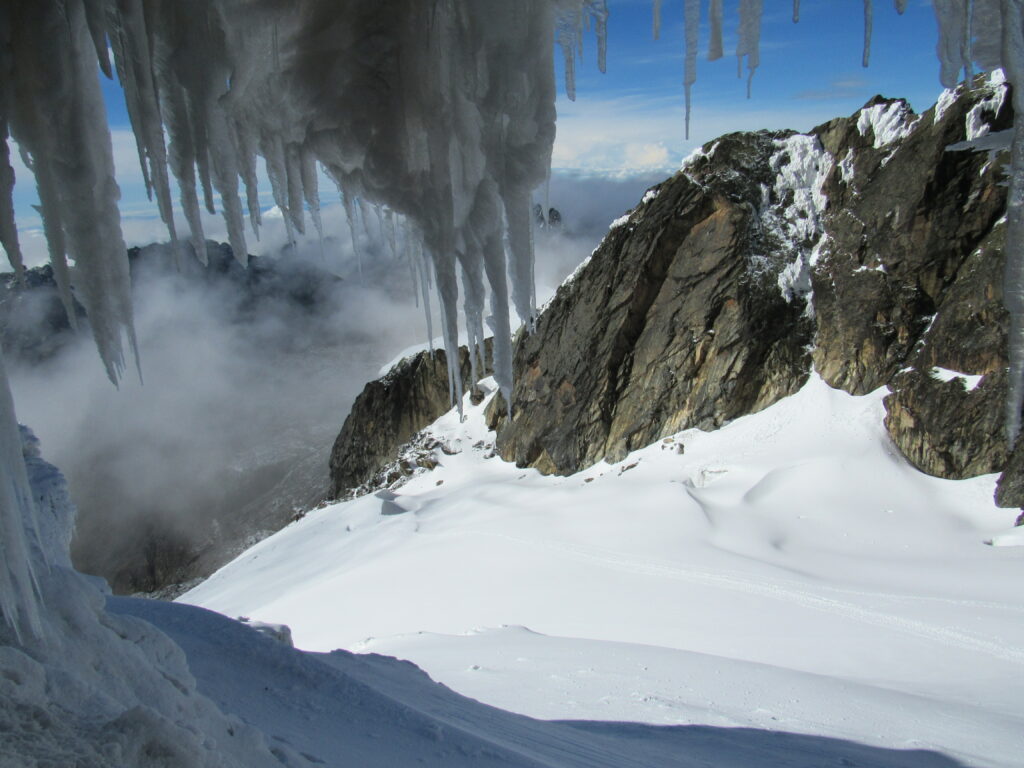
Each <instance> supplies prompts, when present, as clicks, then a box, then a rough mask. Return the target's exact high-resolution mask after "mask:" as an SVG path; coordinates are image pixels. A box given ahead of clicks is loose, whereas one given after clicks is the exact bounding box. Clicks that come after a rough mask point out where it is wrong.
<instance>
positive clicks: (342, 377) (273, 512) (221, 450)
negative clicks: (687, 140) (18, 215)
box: [5, 173, 663, 592]
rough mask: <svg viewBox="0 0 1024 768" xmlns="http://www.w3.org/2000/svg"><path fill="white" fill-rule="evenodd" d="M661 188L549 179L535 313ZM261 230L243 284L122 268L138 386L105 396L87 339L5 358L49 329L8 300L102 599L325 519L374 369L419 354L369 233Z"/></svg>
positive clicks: (213, 231) (195, 268)
mask: <svg viewBox="0 0 1024 768" xmlns="http://www.w3.org/2000/svg"><path fill="white" fill-rule="evenodd" d="M662 176H663V174H657V173H655V174H648V175H645V176H623V177H620V178H607V177H585V176H570V175H561V174H555V175H553V177H552V180H551V184H550V187H549V190H548V191H547V192H546V193H544V192H543V191H542V192H541V193H539V194H538V196H537V202H538V203H541V204H544V203H546V204H547V205H548V206H549V207H553V208H555V209H557V210H558V211H559V212H560V214H561V218H562V223H561V225H560V226H559V227H557V228H556V227H538V228H537V232H536V249H537V263H536V275H537V296H538V302H539V303H540V304H543V302H544V301H546V300H547V299H548V298H550V296H551V295H553V293H554V291H555V289H556V287H557V286H558V284H559V283H560V282H561V280H562V279H563V278H564V277H565V275H567V274H568V273H569V272H571V271H572V270H573V268H575V266H576V265H577V264H578V263H579V262H580V261H582V260H583V259H584V258H585V257H586V256H588V255H589V254H590V252H591V251H592V250H593V249H594V248H595V247H596V246H597V244H598V243H599V242H600V240H601V238H602V237H603V235H604V233H605V232H607V230H608V224H609V222H610V221H612V220H613V219H614V218H616V217H618V216H619V215H621V214H622V213H623V212H624V211H626V210H628V209H629V208H630V207H632V206H633V205H635V204H636V202H638V201H639V199H640V197H641V196H642V194H643V191H644V190H645V189H646V188H647V187H649V186H651V185H652V184H655V183H657V182H658V181H659V180H660V179H661V178H662ZM274 214H275V211H271V212H269V214H268V215H267V216H266V217H265V221H264V227H263V232H262V238H261V241H260V242H259V243H254V244H253V245H255V246H256V247H253V248H252V251H253V252H255V253H257V254H259V256H258V259H257V264H258V267H257V269H256V270H255V272H256V274H252V272H253V270H250V274H248V275H247V274H245V273H244V272H243V271H242V270H241V268H240V267H238V266H237V265H233V266H232V265H231V262H230V259H228V258H227V257H226V255H225V254H223V253H221V254H219V255H218V254H216V253H215V254H213V255H212V256H211V266H210V267H209V268H207V269H203V268H202V267H201V266H200V265H199V264H198V262H195V261H187V262H186V263H185V264H183V267H182V268H181V270H180V271H179V269H177V268H176V267H175V266H174V262H173V258H172V257H171V255H170V253H169V251H168V250H167V249H166V248H145V249H143V252H142V254H141V255H140V256H139V257H137V258H136V259H134V261H133V284H134V289H133V290H134V302H135V322H136V329H137V332H138V338H139V350H140V357H141V368H142V378H143V382H144V383H140V381H139V377H138V376H137V375H135V374H134V373H129V375H126V376H125V378H124V381H123V383H122V384H121V387H120V389H115V388H114V387H113V386H112V385H111V384H110V381H109V380H108V379H107V377H106V375H105V373H104V370H103V367H102V364H101V363H100V361H99V360H98V358H97V355H96V350H95V346H94V345H93V343H92V340H91V338H90V337H89V334H88V331H87V329H86V330H83V331H82V332H80V333H78V334H77V335H72V334H70V332H67V333H64V334H58V335H53V334H36V335H34V336H31V338H30V339H29V342H28V343H26V344H25V345H24V346H25V348H24V349H20V350H19V349H13V350H12V349H11V346H12V334H11V333H10V330H11V329H14V330H15V331H17V333H16V334H15V335H17V337H18V341H19V343H20V342H23V341H24V336H25V334H24V333H23V331H24V330H25V329H38V328H39V327H43V326H45V324H46V323H48V322H49V323H53V322H55V319H54V314H55V304H54V302H53V300H52V295H50V296H49V297H48V299H47V300H37V299H36V298H34V297H33V296H28V295H26V296H21V297H20V298H19V299H18V302H17V305H16V307H14V312H13V313H12V312H8V313H5V314H7V315H8V316H9V320H8V324H9V329H8V330H9V332H8V334H7V338H5V345H6V346H7V349H8V366H9V368H10V371H9V373H10V378H11V385H12V388H13V390H14V396H15V402H16V404H17V409H18V415H19V419H20V420H21V421H22V422H23V423H25V424H27V425H29V426H30V427H31V428H32V429H33V430H34V431H35V432H36V434H37V435H38V436H39V438H40V439H41V440H42V444H43V450H44V452H45V454H46V455H47V457H48V458H49V459H50V460H51V461H53V462H54V463H55V464H56V465H57V466H59V467H60V468H61V469H62V470H63V471H64V472H65V474H66V475H67V477H68V480H69V483H70V486H71V490H72V496H73V499H74V500H75V501H76V503H77V505H78V507H79V524H78V531H77V535H76V538H75V541H74V544H73V550H72V553H73V557H74V559H75V562H76V565H77V567H79V568H80V569H81V570H83V571H85V572H89V573H95V574H99V575H103V576H105V577H106V578H108V580H110V581H111V582H112V585H113V587H114V589H115V591H118V592H137V591H151V590H153V589H155V588H157V587H159V586H161V585H165V584H170V583H175V582H179V581H182V580H188V579H191V578H194V577H195V576H196V575H197V574H198V575H202V574H206V573H209V572H210V570H211V569H213V568H215V567H217V566H218V565H220V564H222V563H223V562H224V561H225V559H227V558H229V557H230V556H232V555H233V554H234V553H236V552H240V551H241V550H242V549H244V548H245V546H247V545H249V544H251V543H252V542H253V541H255V540H256V539H258V538H260V537H262V536H264V535H267V534H268V533H270V532H272V531H273V530H276V529H277V528H279V527H281V525H282V524H284V523H286V522H287V521H288V520H289V519H291V518H292V517H294V516H295V515H296V514H298V513H300V512H301V511H302V510H305V509H308V508H310V507H312V506H315V505H316V504H317V503H318V502H320V501H322V500H323V499H324V498H325V495H326V493H327V486H328V469H327V461H328V457H329V454H330V449H331V446H332V444H333V442H334V439H335V437H336V436H337V433H338V431H339V430H340V428H341V425H342V423H343V421H344V419H345V416H346V414H347V412H348V410H349V408H350V406H351V403H352V401H353V400H354V398H355V397H356V396H357V395H358V394H359V392H360V391H361V390H362V387H363V385H364V384H365V383H366V382H367V381H368V380H370V379H373V378H376V377H377V375H378V372H379V370H380V368H381V366H382V365H384V364H386V363H387V362H388V361H390V360H392V359H393V358H395V356H396V355H398V354H399V353H400V352H401V351H402V350H405V349H407V348H409V347H411V346H413V345H417V344H421V343H424V342H426V340H427V331H426V322H425V319H424V311H423V307H422V306H418V305H417V292H416V291H415V289H414V284H413V279H412V272H411V270H410V267H409V264H408V262H407V261H406V259H405V257H404V255H403V254H401V253H398V254H395V253H393V252H392V250H391V247H390V244H389V238H388V237H387V235H386V227H382V226H381V223H380V220H379V219H378V217H377V216H376V215H374V214H373V213H371V212H368V213H367V215H366V216H365V221H360V222H359V223H357V226H356V232H357V236H356V238H355V240H356V242H357V244H358V255H357V253H356V251H355V249H354V248H353V244H352V240H353V238H352V236H351V234H350V232H349V230H348V226H347V223H346V218H345V215H344V211H343V210H342V208H341V206H340V205H335V206H328V207H326V208H325V210H324V227H325V234H324V239H323V241H321V240H320V239H319V238H318V237H317V236H316V235H315V233H313V231H312V227H309V228H308V229H309V231H308V232H307V235H306V236H304V237H300V238H299V239H298V241H297V242H296V244H295V246H294V247H287V234H286V231H285V226H284V222H283V220H282V219H281V217H280V216H279V215H277V216H275V215H274ZM222 227H223V225H222V224H221V223H220V222H219V220H218V219H216V218H212V217H211V218H210V219H209V220H208V222H207V234H208V237H209V238H210V239H213V240H218V241H220V240H224V239H226V237H224V233H223V231H222ZM125 232H126V238H127V239H128V240H129V242H134V243H136V244H138V245H142V244H144V243H149V242H153V241H158V240H161V239H165V235H163V233H162V231H161V229H160V227H159V225H158V224H156V223H154V222H152V221H151V220H133V219H126V220H125ZM189 259H191V256H190V255H189ZM36 261H37V262H38V259H36ZM30 293H31V292H30ZM431 303H432V310H433V314H434V329H435V333H437V328H438V327H439V324H438V319H437V318H438V312H437V304H436V299H434V298H433V297H432V299H431ZM56 314H57V318H56V319H59V313H56ZM19 329H21V330H19Z"/></svg>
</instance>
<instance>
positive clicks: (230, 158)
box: [209, 105, 249, 267]
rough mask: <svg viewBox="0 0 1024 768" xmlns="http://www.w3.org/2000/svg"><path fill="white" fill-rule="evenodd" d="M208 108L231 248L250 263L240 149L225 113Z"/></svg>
mask: <svg viewBox="0 0 1024 768" xmlns="http://www.w3.org/2000/svg"><path fill="white" fill-rule="evenodd" d="M209 111H210V113H211V114H210V119H209V130H210V132H209V136H210V146H211V150H212V151H211V161H212V165H213V182H214V184H215V186H216V187H217V192H218V194H220V206H221V212H222V213H223V215H224V223H225V224H226V225H227V230H228V242H229V243H230V245H231V251H232V253H233V254H234V256H235V261H237V262H238V263H239V264H241V265H242V266H243V267H244V266H247V265H248V264H249V252H248V248H247V247H246V242H245V225H244V223H243V221H242V201H241V199H239V197H238V176H239V170H240V169H239V163H238V149H237V147H236V145H235V141H234V136H233V132H232V130H231V128H230V127H229V126H228V123H227V120H226V119H225V116H224V114H223V113H222V112H219V111H216V110H214V109H213V108H212V105H211V106H210V110H209Z"/></svg>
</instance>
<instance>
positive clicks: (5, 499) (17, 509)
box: [0, 351, 43, 641]
mask: <svg viewBox="0 0 1024 768" xmlns="http://www.w3.org/2000/svg"><path fill="white" fill-rule="evenodd" d="M32 535H35V536H36V537H38V532H37V529H36V509H35V503H34V502H33V499H32V489H31V486H30V485H29V482H28V475H27V474H26V472H25V459H24V454H23V450H22V445H21V434H20V432H19V430H18V420H17V417H16V416H15V414H14V400H13V398H12V397H11V389H10V386H9V385H8V383H7V373H6V371H5V369H4V360H3V352H2V351H0V618H2V619H3V621H4V622H5V623H6V624H7V626H8V627H10V628H11V629H13V630H14V633H15V635H16V636H17V637H18V639H19V641H20V640H22V639H23V638H24V636H25V634H26V633H27V634H31V635H34V636H35V637H37V638H41V637H42V636H43V625H42V621H41V618H40V611H39V603H40V595H39V587H38V583H37V581H36V575H35V572H34V570H35V569H34V567H33V563H32V559H31V557H30V552H31V542H30V539H29V537H30V536H32Z"/></svg>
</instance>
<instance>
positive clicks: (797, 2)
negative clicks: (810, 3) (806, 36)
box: [793, 0, 899, 24]
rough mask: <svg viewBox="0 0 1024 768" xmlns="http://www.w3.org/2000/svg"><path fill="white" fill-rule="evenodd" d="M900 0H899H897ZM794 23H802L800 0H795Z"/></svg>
mask: <svg viewBox="0 0 1024 768" xmlns="http://www.w3.org/2000/svg"><path fill="white" fill-rule="evenodd" d="M896 1H897V2H899V0H896ZM793 23H794V24H799V23H800V0H793Z"/></svg>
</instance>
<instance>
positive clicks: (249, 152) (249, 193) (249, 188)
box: [234, 124, 263, 240]
mask: <svg viewBox="0 0 1024 768" xmlns="http://www.w3.org/2000/svg"><path fill="white" fill-rule="evenodd" d="M234 131H235V145H236V146H237V147H238V155H239V172H240V173H241V174H242V182H243V183H244V184H245V206H246V208H248V209H249V226H250V227H251V228H252V231H253V234H254V235H255V236H256V239H257V240H259V237H260V225H261V224H262V221H263V215H262V213H261V212H260V192H259V182H258V181H257V177H256V150H255V149H254V147H255V146H256V141H255V140H254V139H253V137H252V136H250V135H249V132H248V131H247V130H245V128H244V126H242V125H238V124H236V125H235V126H234Z"/></svg>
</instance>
